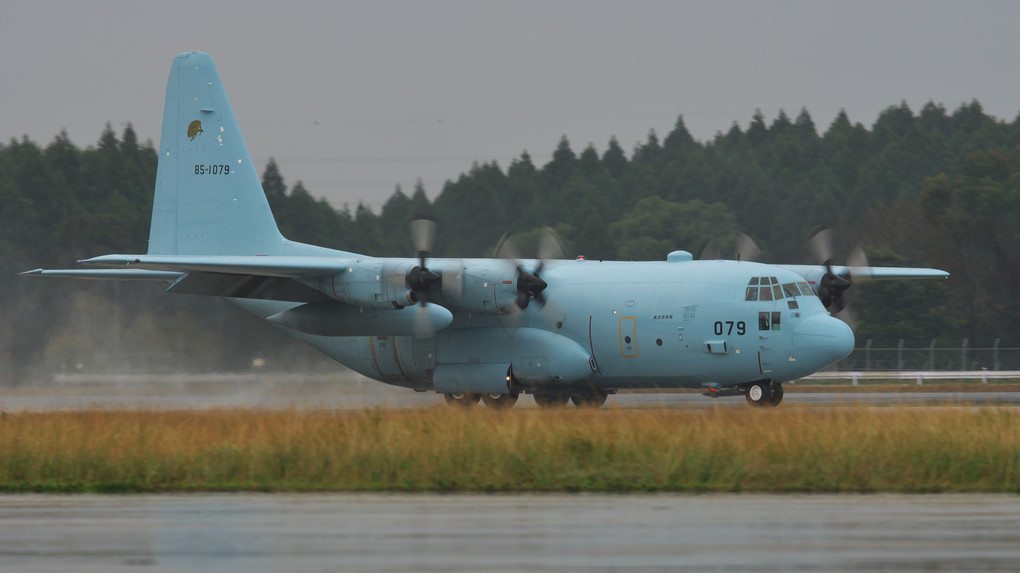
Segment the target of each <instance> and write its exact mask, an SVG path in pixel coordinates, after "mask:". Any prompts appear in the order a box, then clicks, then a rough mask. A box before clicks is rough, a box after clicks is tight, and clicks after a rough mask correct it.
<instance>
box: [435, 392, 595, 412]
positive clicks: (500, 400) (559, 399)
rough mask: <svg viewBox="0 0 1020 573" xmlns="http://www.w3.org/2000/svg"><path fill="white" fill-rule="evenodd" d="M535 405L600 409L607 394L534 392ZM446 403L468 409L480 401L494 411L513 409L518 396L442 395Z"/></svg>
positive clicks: (515, 394)
mask: <svg viewBox="0 0 1020 573" xmlns="http://www.w3.org/2000/svg"><path fill="white" fill-rule="evenodd" d="M532 396H533V397H534V398H535V403H536V404H538V406H539V407H540V408H562V407H563V406H566V405H567V403H568V402H573V403H574V405H575V406H577V407H578V408H600V407H602V405H603V404H605V403H606V398H608V396H609V394H608V393H607V392H606V391H605V390H599V389H596V388H584V389H577V390H571V391H570V392H535V393H534V394H532ZM443 397H444V398H446V403H447V404H450V405H451V406H461V407H464V408H470V407H472V406H475V405H476V404H478V400H479V399H480V400H481V401H482V403H483V404H485V405H486V406H488V407H489V408H492V409H494V410H504V409H507V408H513V406H514V404H516V403H517V398H518V397H519V395H518V394H517V393H512V394H469V393H463V394H443Z"/></svg>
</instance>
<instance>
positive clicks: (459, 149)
mask: <svg viewBox="0 0 1020 573" xmlns="http://www.w3.org/2000/svg"><path fill="white" fill-rule="evenodd" d="M0 6H2V8H3V10H2V13H0V14H2V17H0V78H2V79H0V141H3V142H7V141H9V140H10V139H11V138H12V137H21V136H22V135H23V134H27V135H29V137H31V138H32V139H33V140H34V141H36V142H37V143H39V144H41V145H45V144H47V143H49V142H50V141H52V139H53V137H54V136H55V135H56V134H57V133H58V132H59V131H60V129H61V128H66V129H67V131H68V133H69V134H70V136H71V138H72V140H73V141H75V142H76V143H77V144H78V145H81V146H85V145H92V144H94V143H95V141H96V140H97V139H98V137H99V134H100V132H101V130H102V128H103V125H104V124H105V123H106V122H110V123H111V124H112V125H113V127H114V129H115V130H116V131H117V132H118V133H119V132H120V131H121V130H122V129H123V127H124V126H125V125H126V124H127V123H128V122H131V123H132V124H133V125H134V127H135V129H136V131H137V132H138V133H139V136H140V137H141V138H142V139H143V140H145V139H151V140H152V141H153V143H154V144H158V142H159V141H158V140H159V130H160V125H161V116H162V110H163V98H164V94H165V89H166V80H167V75H168V73H169V69H170V62H171V60H172V59H173V57H174V56H175V55H176V54H177V53H179V52H182V51H190V50H200V51H206V52H209V53H211V54H212V55H213V57H214V58H215V59H216V63H217V66H218V67H219V70H220V74H221V76H222V77H223V81H224V83H225V85H226V88H227V93H228V95H229V96H230V99H231V103H232V105H233V108H234V111H235V113H236V114H237V116H238V120H239V121H240V122H241V128H242V130H243V132H244V135H245V139H246V141H247V143H248V147H249V150H250V151H251V154H252V157H253V158H254V159H255V161H256V163H258V165H259V171H260V173H261V170H262V168H263V166H264V164H265V161H266V160H267V159H268V158H269V157H275V158H276V160H277V162H278V163H279V164H280V167H281V170H282V172H283V175H284V177H285V178H286V180H287V183H288V184H293V183H294V182H295V181H296V180H298V179H300V180H302V181H303V182H304V183H305V185H306V186H307V187H308V188H309V190H310V191H311V192H312V193H313V194H315V195H318V196H324V197H326V198H327V199H329V201H330V202H332V203H333V204H334V205H337V206H341V205H343V204H344V203H348V204H350V205H351V207H352V208H353V207H354V205H356V204H357V202H359V201H362V202H365V203H366V204H368V205H370V206H372V207H373V208H374V209H376V210H377V211H378V208H379V207H380V206H381V205H382V203H383V202H384V201H385V200H386V198H387V197H389V196H390V194H392V192H393V189H394V187H395V186H396V185H398V184H399V185H402V186H403V187H404V189H405V191H407V192H410V190H411V189H412V188H413V185H414V182H415V180H416V179H418V178H421V179H422V180H423V181H424V182H425V185H426V189H427V191H428V193H429V195H430V196H432V197H434V196H435V195H436V194H438V193H439V191H440V190H441V188H442V184H443V182H444V181H446V180H447V179H454V178H456V177H457V176H458V175H459V174H460V173H462V172H464V171H466V170H468V169H470V167H471V164H472V163H473V162H475V161H490V160H496V161H498V162H499V164H500V165H501V166H503V167H504V168H505V167H506V166H507V164H508V163H509V162H510V160H511V159H513V158H514V157H517V156H519V155H520V154H521V152H522V151H525V150H527V151H528V152H529V153H531V155H532V157H533V158H534V160H535V162H536V163H537V164H543V163H545V162H546V161H548V160H549V158H550V155H551V153H552V151H553V149H554V148H555V146H556V144H557V142H558V141H559V138H560V137H561V136H562V135H567V136H568V138H569V139H570V141H571V145H572V147H573V148H574V150H575V151H578V152H579V151H580V150H582V149H583V148H584V147H585V146H587V145H588V144H589V143H593V144H594V145H595V147H596V148H597V149H598V150H599V152H600V153H601V152H602V151H603V150H605V148H606V143H607V142H608V141H609V138H610V137H611V136H613V135H615V136H616V137H617V139H618V140H619V141H620V143H621V145H622V146H623V147H624V149H625V150H627V151H628V152H629V151H630V150H631V149H632V148H633V146H634V144H636V143H638V142H640V141H644V140H645V139H646V137H647V134H648V132H649V130H651V129H654V130H656V132H657V133H658V134H659V135H660V137H665V135H666V134H668V133H669V131H670V130H671V129H672V126H673V125H674V123H675V121H676V118H677V116H678V115H683V116H684V120H685V122H686V123H687V125H688V127H689V129H690V130H691V132H692V133H693V134H694V136H695V137H696V138H697V139H699V140H706V139H710V138H712V137H713V136H714V135H715V133H716V132H718V131H726V130H727V129H729V127H730V125H731V124H732V123H733V122H734V121H737V122H738V123H739V124H740V125H741V126H742V127H746V126H747V124H748V122H749V121H750V120H751V117H752V115H753V114H754V111H755V109H756V108H760V109H761V110H762V112H763V113H764V114H765V116H766V118H767V120H768V121H771V120H772V119H774V118H775V116H776V114H777V113H778V111H779V110H780V109H785V110H786V111H787V113H788V114H789V115H791V116H795V115H796V114H797V113H798V112H799V111H800V109H801V108H802V107H806V108H807V109H808V111H809V112H810V113H811V115H812V117H813V118H814V120H815V123H816V125H817V126H818V128H819V130H820V131H824V130H825V129H826V128H827V127H828V125H829V123H830V122H831V121H832V119H833V117H834V116H835V114H836V113H837V112H838V110H839V109H840V108H844V109H846V110H847V112H848V113H849V114H850V117H851V119H852V120H854V121H860V122H863V123H864V124H865V125H867V126H869V127H870V126H871V124H872V123H873V122H874V120H875V118H876V116H877V114H878V113H879V112H880V111H881V110H882V109H884V108H885V107H888V106H889V105H894V104H898V103H899V102H901V101H904V100H905V101H906V102H907V103H908V104H909V105H910V106H911V107H912V108H913V109H914V110H915V111H917V110H919V109H920V107H921V106H922V105H924V103H925V102H927V101H929V100H934V101H935V102H939V103H943V104H944V105H945V106H946V107H947V108H948V109H949V110H950V111H951V110H953V109H955V108H956V107H958V106H959V105H960V104H961V103H963V102H966V101H970V100H972V99H975V98H976V99H978V100H979V101H980V102H981V104H982V105H983V106H984V108H985V110H986V112H988V113H990V114H992V115H995V116H996V117H998V118H1000V119H1005V120H1009V121H1012V120H1013V119H1014V118H1016V116H1017V114H1018V111H1020V89H1018V88H1020V81H1018V75H1020V72H1018V70H1017V64H1016V59H1017V57H1018V54H1020V33H1018V32H1017V24H1018V22H1020V2H1013V1H999V2H993V1H970V2H951V1H945V0H932V1H923V2H921V1H897V0H885V1H856V2H852V1H847V0H841V1H835V2H829V1H819V0H813V1H786V2H764V1H760V2H750V1H747V2H740V1H737V2H733V1H712V2H681V1H676V0H674V1H663V2H657V1H641V0H629V1H626V2H623V1H618V2H597V1H551V0H544V1H538V2H534V1H528V0H513V1H506V2H454V1H422V0H416V1H402V2H396V1H383V0H376V1H369V2H310V1H301V0H291V1H288V2H269V1H265V0H252V1H247V2H215V1H208V0H205V1H193V0H174V1H172V2H168V1H165V0H164V1H159V2H151V1H138V0H132V1H128V2H112V1H88V2H85V1H81V2H78V1H75V2H68V1H33V2H11V1H0Z"/></svg>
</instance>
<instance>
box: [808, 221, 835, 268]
mask: <svg viewBox="0 0 1020 573" xmlns="http://www.w3.org/2000/svg"><path fill="white" fill-rule="evenodd" d="M832 236H833V235H832V227H829V226H826V225H823V226H821V227H818V228H817V229H815V230H814V231H813V232H812V233H811V236H810V237H809V238H808V247H810V249H811V254H812V256H813V257H814V259H815V260H816V261H818V262H820V263H821V262H822V261H825V262H824V263H823V264H825V265H826V266H829V265H830V263H831V261H832V253H833V247H832Z"/></svg>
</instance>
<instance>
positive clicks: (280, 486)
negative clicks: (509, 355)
mask: <svg viewBox="0 0 1020 573" xmlns="http://www.w3.org/2000/svg"><path fill="white" fill-rule="evenodd" d="M2 490H5V491H196V490H249V491H251V490H265V491H280V490H294V491H307V490H375V491H387V490H400V491H612V492H628V491H774V492H784V491H810V492H822V491H826V492H831V491H858V492H872V491H901V492H915V491H916V492H931V491H957V492H960V491H965V492H1017V491H1020V412H1018V411H1017V410H1014V409H1008V408H1003V409H997V408H963V407H961V408H935V409H928V408H825V409H821V408H817V409H816V408H780V409H776V410H756V409H749V408H748V409H744V408H725V407H720V408H715V409H707V410H699V411H685V410H666V409H662V410H659V409H651V410H625V409H603V410H578V409H564V410H551V411H550V410H539V409H522V410H510V411H492V410H486V409H481V408H479V409H474V410H470V411H468V410H464V409H459V408H446V407H433V408H423V409H411V410H385V409H367V410H361V411H356V412H349V413H331V412H321V411H311V410H301V409H291V410H283V411H279V410H258V409H224V410H202V411H197V410H196V411H183V412H173V411H145V410H132V411H109V410H99V409H96V410H83V411H72V412H45V413H43V412H24V413H13V414H12V413H7V414H4V415H3V416H2V417H0V491H2Z"/></svg>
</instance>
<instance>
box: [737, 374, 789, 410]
mask: <svg viewBox="0 0 1020 573" xmlns="http://www.w3.org/2000/svg"><path fill="white" fill-rule="evenodd" d="M744 398H746V399H747V403H748V404H750V405H752V406H758V407H762V406H771V407H773V408H775V407H776V406H778V405H779V403H780V402H782V401H783V385H782V384H780V383H779V382H773V381H772V380H761V381H759V382H755V383H754V384H751V385H750V386H748V387H747V391H746V392H745V393H744Z"/></svg>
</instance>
